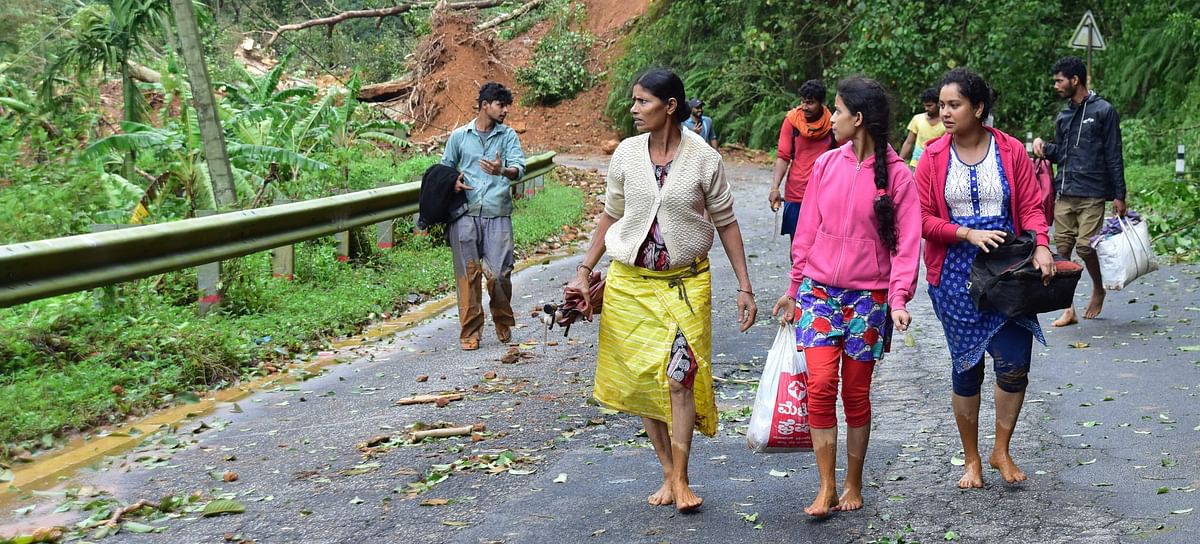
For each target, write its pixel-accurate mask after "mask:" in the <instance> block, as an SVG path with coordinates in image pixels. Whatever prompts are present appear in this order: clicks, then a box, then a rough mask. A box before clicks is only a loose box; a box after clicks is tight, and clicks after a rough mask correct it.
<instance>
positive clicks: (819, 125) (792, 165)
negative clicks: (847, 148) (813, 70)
mask: <svg viewBox="0 0 1200 544" xmlns="http://www.w3.org/2000/svg"><path fill="white" fill-rule="evenodd" d="M830 117H831V114H830V112H829V108H827V107H825V86H824V85H822V84H821V82H820V81H817V80H815V79H810V80H808V81H805V82H804V84H803V85H801V86H800V105H799V106H797V107H795V108H793V109H792V110H791V111H789V112H788V113H787V116H786V117H784V120H783V125H782V126H781V127H780V128H779V146H778V148H777V150H776V152H775V171H774V173H773V175H772V178H771V194H770V195H769V196H768V197H767V199H768V202H770V203H771V209H772V210H774V211H779V207H780V206H783V226H782V227H781V228H780V230H779V234H786V235H788V241H789V246H790V242H791V240H793V239H794V238H795V235H796V222H797V221H798V220H799V219H800V204H801V202H802V201H803V200H804V189H805V188H807V187H808V178H809V176H810V175H811V174H812V166H813V163H814V162H816V160H817V157H820V156H821V154H822V153H824V152H826V151H829V150H830V149H833V148H834V147H835V146H836V144H835V142H834V138H833V132H832V131H831V130H830V128H832V126H833V125H832V124H831V123H830ZM784 176H786V177H787V185H785V186H784V190H783V192H782V193H781V192H780V190H779V184H780V183H782V182H783V180H784ZM789 255H790V252H789Z"/></svg>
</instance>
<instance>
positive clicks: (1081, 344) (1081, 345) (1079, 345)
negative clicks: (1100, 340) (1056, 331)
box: [1070, 342, 1091, 349]
mask: <svg viewBox="0 0 1200 544" xmlns="http://www.w3.org/2000/svg"><path fill="white" fill-rule="evenodd" d="M1070 346H1071V347H1073V348H1075V349H1083V348H1086V347H1090V346H1091V344H1089V343H1087V342H1075V343H1073V344H1070Z"/></svg>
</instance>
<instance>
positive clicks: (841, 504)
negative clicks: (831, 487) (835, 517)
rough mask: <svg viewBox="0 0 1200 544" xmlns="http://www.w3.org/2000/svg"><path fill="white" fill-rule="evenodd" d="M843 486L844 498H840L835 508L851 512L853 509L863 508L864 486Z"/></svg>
mask: <svg viewBox="0 0 1200 544" xmlns="http://www.w3.org/2000/svg"><path fill="white" fill-rule="evenodd" d="M843 487H844V490H843V491H842V498H840V499H838V504H837V506H834V507H833V509H834V510H837V511H839V512H849V511H851V510H858V509H859V508H862V505H863V498H862V488H861V487H850V486H843Z"/></svg>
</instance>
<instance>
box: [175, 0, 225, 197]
mask: <svg viewBox="0 0 1200 544" xmlns="http://www.w3.org/2000/svg"><path fill="white" fill-rule="evenodd" d="M171 13H172V14H174V16H175V29H176V31H177V32H178V33H179V50H180V53H181V54H182V56H183V63H184V65H185V66H186V67H187V73H188V83H189V84H190V85H191V87H192V101H193V102H194V103H195V106H196V117H197V119H198V120H199V121H200V134H201V136H202V138H203V141H204V158H205V161H206V162H207V163H208V175H209V178H210V179H212V187H213V196H215V197H216V200H217V207H218V208H221V209H230V208H233V207H234V206H236V205H237V192H236V191H235V190H234V185H233V169H232V168H231V167H230V166H229V154H228V153H227V152H226V150H225V133H224V132H222V131H221V120H220V118H219V117H217V102H216V100H215V99H214V98H213V93H212V84H211V83H209V79H208V66H206V65H205V64H204V47H203V45H202V44H201V42H200V29H199V27H198V26H197V25H196V12H195V8H194V7H193V6H192V0H171Z"/></svg>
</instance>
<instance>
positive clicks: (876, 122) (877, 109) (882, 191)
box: [837, 77, 896, 251]
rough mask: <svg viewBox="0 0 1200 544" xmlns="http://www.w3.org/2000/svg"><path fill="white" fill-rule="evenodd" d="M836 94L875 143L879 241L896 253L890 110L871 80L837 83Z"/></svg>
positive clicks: (880, 89) (889, 104)
mask: <svg viewBox="0 0 1200 544" xmlns="http://www.w3.org/2000/svg"><path fill="white" fill-rule="evenodd" d="M837 94H838V96H840V97H841V98H842V103H843V104H845V105H846V109H847V110H850V113H851V114H858V113H861V114H862V116H863V127H864V128H866V129H867V135H868V136H870V137H871V140H873V141H874V142H875V189H876V191H877V195H876V197H875V204H874V206H875V218H876V219H878V220H879V238H880V239H881V240H883V245H884V246H887V248H888V249H889V250H891V251H895V250H896V205H895V203H893V202H892V197H891V196H890V195H888V193H887V189H888V158H887V157H888V153H887V152H888V140H889V139H890V138H891V135H892V107H891V103H890V102H889V100H888V94H887V91H886V90H884V88H883V85H880V84H879V82H877V81H875V80H873V79H867V78H865V77H852V78H848V79H843V80H842V81H840V82H838V86H837Z"/></svg>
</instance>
